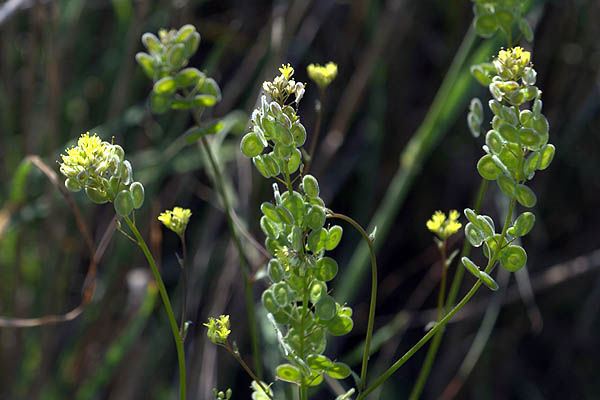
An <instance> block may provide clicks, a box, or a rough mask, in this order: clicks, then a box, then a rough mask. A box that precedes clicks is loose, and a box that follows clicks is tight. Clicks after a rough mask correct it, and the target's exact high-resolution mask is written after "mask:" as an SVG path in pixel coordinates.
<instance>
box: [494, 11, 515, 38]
mask: <svg viewBox="0 0 600 400" xmlns="http://www.w3.org/2000/svg"><path fill="white" fill-rule="evenodd" d="M494 15H495V17H496V20H497V21H498V24H499V25H500V28H502V29H503V30H504V31H505V32H510V27H511V25H512V23H513V20H514V18H513V14H512V12H510V11H509V10H507V9H504V8H497V9H496V12H495V13H494Z"/></svg>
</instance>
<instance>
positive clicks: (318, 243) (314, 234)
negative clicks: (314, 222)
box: [308, 228, 327, 253]
mask: <svg viewBox="0 0 600 400" xmlns="http://www.w3.org/2000/svg"><path fill="white" fill-rule="evenodd" d="M326 242H327V231H326V230H325V229H324V228H319V229H315V230H313V231H311V232H310V234H309V235H308V248H309V249H310V250H311V251H312V252H313V253H318V252H320V251H321V250H323V249H325V244H326Z"/></svg>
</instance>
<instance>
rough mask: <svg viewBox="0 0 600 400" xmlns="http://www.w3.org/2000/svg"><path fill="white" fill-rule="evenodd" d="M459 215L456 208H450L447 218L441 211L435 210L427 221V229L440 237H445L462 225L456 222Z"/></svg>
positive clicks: (452, 233)
mask: <svg viewBox="0 0 600 400" xmlns="http://www.w3.org/2000/svg"><path fill="white" fill-rule="evenodd" d="M459 217H460V214H459V213H458V211H456V210H451V211H450V212H449V213H448V218H446V214H444V213H443V212H441V211H436V212H435V213H433V215H432V216H431V218H430V219H429V221H427V229H429V230H430V231H431V232H433V233H435V234H436V235H437V236H438V237H439V238H440V239H447V238H448V237H450V236H452V235H454V234H455V233H456V232H458V230H459V229H460V228H461V227H462V224H461V223H460V222H458V218H459Z"/></svg>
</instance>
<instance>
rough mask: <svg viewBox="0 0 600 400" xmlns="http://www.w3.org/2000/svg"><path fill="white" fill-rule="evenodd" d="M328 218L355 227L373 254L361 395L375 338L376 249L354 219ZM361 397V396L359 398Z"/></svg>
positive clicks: (335, 215)
mask: <svg viewBox="0 0 600 400" xmlns="http://www.w3.org/2000/svg"><path fill="white" fill-rule="evenodd" d="M327 217H328V218H339V219H342V220H344V221H346V222H348V223H349V224H350V225H352V226H353V227H354V229H356V230H357V231H358V232H359V233H360V234H361V235H362V237H363V238H364V239H365V240H366V241H367V245H368V246H369V252H370V253H371V301H370V304H369V320H368V323H367V335H366V338H365V348H364V351H363V359H362V366H361V369H360V387H359V390H358V391H359V393H361V392H363V391H364V390H365V387H366V386H367V380H366V379H367V364H368V363H369V348H370V347H371V337H372V336H373V324H374V321H375V305H376V303H377V259H376V257H375V248H374V247H373V239H371V237H370V236H369V234H368V233H367V232H365V230H364V229H363V228H362V226H360V225H359V224H358V222H356V221H355V220H353V219H352V218H350V217H348V216H346V215H344V214H338V213H331V214H329V215H327ZM359 397H360V396H359Z"/></svg>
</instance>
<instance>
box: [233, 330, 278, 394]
mask: <svg viewBox="0 0 600 400" xmlns="http://www.w3.org/2000/svg"><path fill="white" fill-rule="evenodd" d="M221 346H222V347H224V348H225V349H226V350H227V351H228V352H229V353H231V355H232V356H233V357H234V358H235V359H236V361H237V362H238V363H239V364H240V365H241V366H242V368H244V371H246V373H247V374H248V375H250V378H252V379H253V380H254V381H255V382H256V383H257V384H258V386H260V388H261V389H262V390H263V391H264V392H265V394H266V395H267V396H269V398H270V399H271V400H275V399H274V397H273V395H272V394H271V393H270V392H269V389H268V388H267V387H266V386H265V384H264V383H262V381H261V380H260V379H258V377H257V376H256V374H255V373H254V372H252V370H251V369H250V367H249V366H248V364H246V362H245V361H244V359H243V358H242V357H240V355H239V354H238V353H237V352H236V351H235V350H233V349H232V348H231V346H230V345H229V343H227V342H225V343H224V344H222V345H221Z"/></svg>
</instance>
